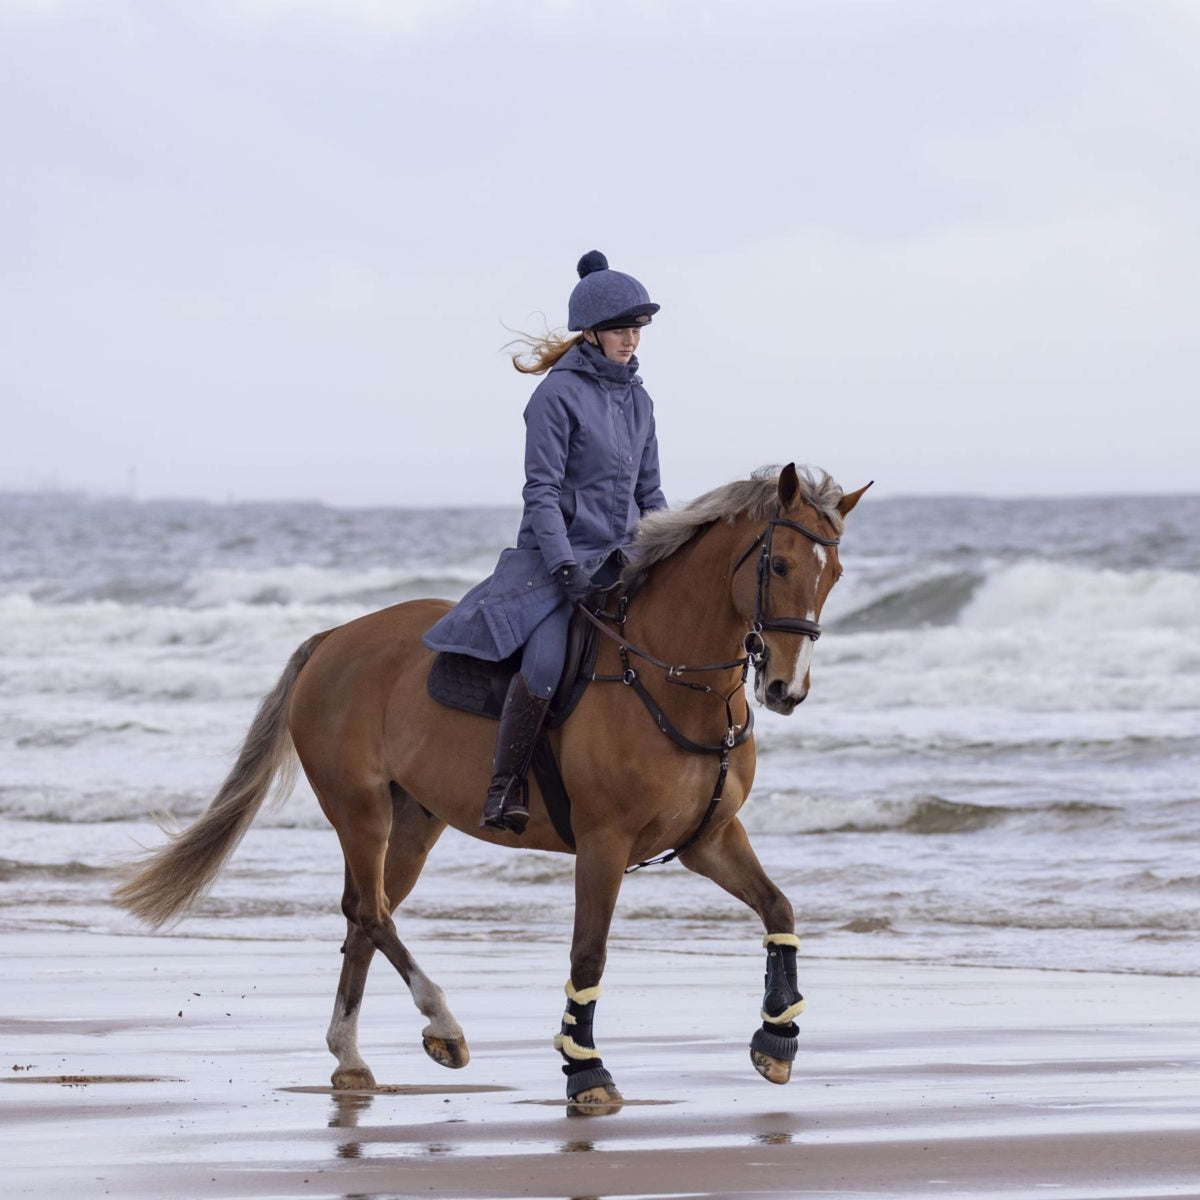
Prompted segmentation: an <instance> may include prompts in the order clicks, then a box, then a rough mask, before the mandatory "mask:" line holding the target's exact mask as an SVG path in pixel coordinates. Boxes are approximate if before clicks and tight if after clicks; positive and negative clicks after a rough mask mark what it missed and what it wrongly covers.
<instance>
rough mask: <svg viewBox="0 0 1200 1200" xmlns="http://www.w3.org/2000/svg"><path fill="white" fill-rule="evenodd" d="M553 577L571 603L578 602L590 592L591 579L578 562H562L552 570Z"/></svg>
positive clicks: (584, 598)
mask: <svg viewBox="0 0 1200 1200" xmlns="http://www.w3.org/2000/svg"><path fill="white" fill-rule="evenodd" d="M554 578H555V579H557V580H558V586H559V587H561V588H562V590H563V591H564V592H565V593H566V597H567V599H568V600H570V602H571V603H572V604H579V603H580V602H581V601H584V600H586V599H587V598H588V597H589V596H590V595H591V594H592V581H591V580H590V579H589V578H588V577H587V576H586V575H585V574H584V573H583V568H582V567H580V565H579V564H578V563H574V562H569V563H564V564H563V565H562V566H561V567H559V568H558V570H556V571H555V572H554Z"/></svg>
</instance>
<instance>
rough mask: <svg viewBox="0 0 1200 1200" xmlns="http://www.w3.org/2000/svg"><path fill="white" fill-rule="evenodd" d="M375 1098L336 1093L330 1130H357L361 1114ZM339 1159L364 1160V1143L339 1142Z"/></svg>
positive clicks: (351, 1093) (358, 1093) (362, 1093)
mask: <svg viewBox="0 0 1200 1200" xmlns="http://www.w3.org/2000/svg"><path fill="white" fill-rule="evenodd" d="M373 1100H374V1097H373V1096H371V1095H369V1094H367V1093H364V1092H334V1093H333V1111H332V1113H330V1116H329V1128H330V1129H357V1128H358V1118H359V1116H360V1114H362V1113H364V1112H366V1110H367V1109H368V1108H370V1107H371V1104H372V1102H373ZM334 1153H335V1154H336V1155H337V1156H338V1158H362V1154H363V1147H362V1142H360V1141H358V1140H357V1139H355V1140H353V1141H348V1142H339V1143H338V1144H337V1146H336V1147H335V1149H334Z"/></svg>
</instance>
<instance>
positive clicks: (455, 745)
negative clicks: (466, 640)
mask: <svg viewBox="0 0 1200 1200" xmlns="http://www.w3.org/2000/svg"><path fill="white" fill-rule="evenodd" d="M870 486H871V485H870V484H867V485H866V487H863V488H860V489H859V490H858V491H856V492H851V493H848V494H846V493H843V492H842V490H841V488H839V487H838V485H837V484H836V483H835V482H834V481H833V480H832V479H831V478H830V477H829V476H828V475H827V474H826V473H825V472H823V471H821V472H814V471H812V470H810V469H808V468H805V469H803V470H801V471H797V469H796V467H795V464H794V463H789V464H788V465H787V466H786V467H784V468H783V470H782V471H779V472H778V473H777V474H776V473H775V472H774V471H773V470H767V469H764V470H762V471H759V472H756V473H755V474H754V476H752V477H751V478H750V479H748V480H736V481H734V482H732V483H729V484H725V485H723V486H721V487H718V488H716V489H714V490H712V491H710V492H708V493H706V494H705V495H703V496H701V497H699V498H698V499H696V500H694V501H692V502H691V503H690V504H688V505H687V506H686V507H683V508H681V509H677V510H661V511H658V512H653V513H649V514H647V515H646V516H645V517H644V518H643V520H642V522H641V524H640V525H639V528H638V531H637V533H636V535H635V538H634V541H633V543H632V547H631V561H630V562H629V564H628V565H627V566H626V568H625V570H624V572H623V575H622V582H621V583H620V584H619V585H618V591H619V593H620V594H621V596H622V598H621V600H620V602H619V614H620V615H619V619H615V618H614V614H611V613H609V612H608V610H607V608H605V609H603V610H601V613H600V614H599V615H595V614H594V615H593V616H592V617H591V618H590V619H591V620H592V621H593V622H594V623H596V624H599V625H601V626H602V627H603V633H604V636H599V634H598V635H597V637H598V642H599V646H598V650H597V655H596V663H595V671H594V674H593V676H592V678H593V680H595V682H592V683H590V684H589V685H588V687H587V689H586V691H585V692H584V693H583V696H582V698H581V699H580V701H579V703H578V706H577V707H576V709H575V711H574V713H573V715H572V716H571V717H570V719H569V720H567V721H566V723H565V724H563V725H562V726H561V728H559V729H556V730H554V731H552V732H551V733H550V734H548V735H547V736H548V737H550V739H551V746H552V749H553V751H554V754H555V756H556V758H557V762H558V764H559V766H560V770H561V776H562V779H563V781H564V783H565V785H566V788H567V791H568V792H569V794H570V797H571V804H572V807H571V818H570V827H571V830H573V834H574V838H573V840H574V843H575V844H574V846H571V845H570V844H568V841H567V840H566V839H564V836H563V835H562V834H560V832H558V830H557V829H556V828H555V825H554V823H553V822H552V821H551V819H550V818H549V815H548V812H547V810H546V807H545V804H544V803H538V799H539V796H540V792H539V789H538V787H537V784H536V781H534V780H532V779H531V781H530V785H529V786H530V788H531V800H532V801H533V803H531V805H530V813H531V818H530V821H529V824H528V827H527V828H526V830H525V831H524V833H523V834H522V835H521V836H520V837H519V838H518V837H517V835H515V834H513V833H510V832H507V831H494V830H489V829H482V828H480V826H479V812H480V805H481V803H482V800H483V796H484V793H485V792H486V790H487V784H488V778H489V775H490V771H491V755H492V750H493V744H494V739H495V725H494V723H492V722H491V721H488V720H485V719H483V718H481V717H479V716H475V715H471V714H469V713H466V712H459V711H456V710H454V709H451V708H447V707H445V706H443V705H439V704H437V703H436V702H435V701H434V700H432V699H431V698H430V696H429V694H428V691H427V679H428V675H429V672H430V668H431V666H432V664H433V661H434V654H433V652H431V651H429V650H427V649H426V648H425V647H424V646H423V645H422V643H421V635H422V634H423V633H424V632H425V631H426V630H427V629H428V628H429V627H430V626H431V625H432V624H433V623H434V621H436V620H437V619H438V618H439V617H440V616H441V615H442V614H443V613H444V612H446V611H447V610H448V608H449V607H450V605H449V603H448V602H447V601H442V600H412V601H408V602H406V603H402V604H397V605H394V606H392V607H390V608H385V609H383V610H381V611H378V612H374V613H371V614H369V615H367V616H363V617H360V618H358V619H356V620H352V621H350V622H348V623H346V624H345V625H341V626H338V627H336V628H333V629H328V630H325V631H323V632H321V633H317V634H315V635H314V636H313V637H310V638H309V639H308V640H307V641H305V642H304V643H303V644H302V645H301V646H300V647H299V648H298V649H297V650H296V651H295V652H294V653H293V654H292V656H291V658H290V660H289V661H288V663H287V666H286V668H285V669H284V671H283V674H282V675H281V677H280V679H279V681H278V683H277V684H276V686H275V688H274V689H273V690H272V691H271V692H270V693H269V694H268V695H267V696H266V697H265V698H264V699H263V701H262V704H261V706H260V707H259V709H258V712H257V714H256V716H255V717H254V720H253V722H252V724H251V726H250V729H249V731H248V733H247V734H246V738H245V741H244V743H243V745H242V747H241V750H240V752H239V754H238V756H237V759H236V761H235V763H234V766H233V768H232V769H231V771H230V772H229V775H228V777H227V778H226V780H225V782H224V783H223V785H222V786H221V788H220V790H219V791H218V793H217V794H216V796H215V798H214V799H213V801H212V803H211V804H210V806H209V807H208V809H207V810H206V811H205V812H204V813H203V814H202V815H201V816H200V817H199V818H197V820H196V821H195V822H194V823H193V824H192V825H191V826H189V827H188V828H186V829H184V830H183V831H182V832H180V833H178V834H175V835H174V836H173V837H172V839H171V840H170V841H168V842H167V843H166V844H165V845H164V846H163V847H161V848H160V849H158V850H155V851H150V852H147V853H146V854H144V855H143V856H141V857H140V858H138V859H135V860H133V861H132V862H130V863H129V864H127V866H126V870H125V877H124V881H123V882H122V883H121V884H120V885H119V886H118V887H117V888H116V889H115V891H114V893H113V895H114V900H115V902H116V903H117V904H118V905H120V906H121V907H123V908H125V909H126V910H128V911H129V912H131V913H133V914H135V915H136V916H137V917H139V918H141V919H142V920H143V921H145V922H147V923H148V924H150V925H152V926H161V925H163V924H164V923H166V922H168V921H172V920H174V919H176V918H178V917H179V916H180V915H181V914H183V913H184V912H185V910H186V909H188V908H189V907H190V906H191V905H192V904H194V903H195V902H196V901H197V899H199V898H200V897H201V896H202V895H203V894H204V892H205V891H206V890H207V889H208V888H209V886H210V885H211V884H212V883H213V881H214V880H215V878H216V876H217V873H218V871H219V870H220V868H221V865H222V864H223V863H224V861H225V860H226V859H227V858H228V856H229V855H230V854H231V853H232V852H233V850H234V849H235V847H236V846H237V844H238V842H239V841H240V839H241V838H242V836H243V835H244V834H245V832H246V831H247V829H248V828H249V826H250V823H251V821H252V820H253V818H254V816H255V814H256V812H257V811H258V810H259V808H260V807H261V805H262V803H263V801H264V800H265V799H266V797H267V795H268V793H269V792H270V791H271V789H272V784H273V783H274V784H276V785H277V788H278V789H282V790H283V791H285V792H286V791H287V790H290V787H291V784H292V782H293V781H294V778H295V772H296V760H297V759H298V760H299V765H300V766H302V767H303V769H304V772H305V774H306V776H307V777H308V780H309V783H310V784H311V785H312V789H313V792H314V793H315V795H316V797H317V800H318V801H319V803H320V806H321V809H322V810H323V812H324V814H325V816H326V817H327V818H328V820H329V822H330V824H331V825H332V826H333V828H334V830H335V831H336V833H337V836H338V839H339V842H340V845H341V850H342V853H343V856H344V858H345V887H344V892H343V895H342V905H341V906H342V911H343V913H344V915H345V918H346V937H345V941H344V943H343V945H342V952H343V960H342V970H341V978H340V980H339V982H338V988H337V995H336V998H335V1001H334V1009H333V1017H332V1020H331V1022H330V1025H329V1030H328V1034H327V1037H326V1042H327V1045H328V1047H329V1049H330V1051H331V1052H332V1054H333V1055H334V1056H335V1057H336V1059H337V1067H336V1069H335V1070H334V1072H333V1075H332V1084H333V1087H334V1088H335V1089H370V1088H373V1087H375V1079H374V1076H373V1074H372V1072H371V1069H370V1067H369V1066H368V1065H367V1063H366V1062H365V1061H364V1059H363V1058H362V1056H361V1055H360V1053H359V1049H358V1012H359V1007H360V1004H361V1002H362V997H363V991H364V988H365V985H366V979H367V971H368V968H369V967H370V965H371V961H372V959H373V958H374V956H375V953H376V952H377V951H378V952H381V953H382V954H383V956H384V957H385V958H386V959H387V960H388V962H390V963H391V964H392V966H393V967H394V968H395V969H396V970H397V971H398V972H399V973H400V975H401V976H402V977H403V979H404V982H405V983H406V984H407V985H408V988H409V991H410V994H411V996H412V1000H413V1002H414V1004H415V1005H416V1007H417V1009H418V1010H419V1011H420V1012H421V1013H422V1014H423V1015H424V1016H425V1017H426V1018H427V1019H428V1024H427V1025H426V1026H425V1028H424V1029H423V1030H422V1043H423V1046H424V1049H425V1051H426V1053H427V1054H428V1055H429V1056H430V1057H431V1058H433V1059H434V1060H435V1061H436V1062H438V1063H440V1064H442V1065H443V1066H446V1067H451V1068H458V1067H463V1066H465V1065H466V1063H467V1062H468V1060H469V1057H470V1056H469V1051H468V1048H467V1042H466V1038H465V1036H464V1034H463V1031H462V1029H461V1027H460V1026H459V1024H458V1022H457V1021H456V1020H455V1019H454V1017H453V1015H452V1013H451V1011H450V1008H449V1007H448V1005H447V1003H446V998H445V995H444V993H443V992H442V990H441V988H439V987H438V986H437V985H436V984H435V983H434V982H433V981H432V980H431V979H430V978H429V977H428V976H427V975H425V973H424V972H423V971H422V970H421V969H420V967H419V966H418V965H417V963H416V960H415V959H414V958H413V956H412V955H411V954H410V953H409V951H408V949H407V948H406V947H405V945H404V944H403V943H402V942H401V940H400V938H399V936H398V934H397V931H396V925H395V923H394V921H393V913H394V912H395V910H396V909H397V907H398V906H399V905H400V904H401V903H402V901H403V900H404V898H405V897H406V896H407V895H408V893H409V892H410V890H411V889H412V887H413V886H414V884H415V883H416V881H417V877H418V876H419V875H420V873H421V870H422V868H423V867H424V865H425V861H426V858H427V857H428V855H429V853H430V851H431V850H432V849H433V846H434V844H435V843H436V842H437V840H438V838H439V837H440V836H441V834H442V832H443V830H444V829H445V828H446V826H447V825H449V826H452V827H453V828H455V829H457V830H458V831H459V832H461V833H465V834H468V835H469V836H471V837H476V838H481V839H482V840H484V841H487V842H492V843H495V844H497V845H502V846H507V847H512V848H514V849H516V848H520V847H526V848H531V849H538V850H549V851H558V852H562V853H574V855H575V916H574V932H573V936H572V941H571V953H570V975H569V978H568V980H567V983H566V993H567V1005H566V1011H565V1013H564V1015H563V1021H562V1026H561V1029H560V1032H559V1033H558V1034H557V1035H556V1037H555V1038H554V1045H555V1047H556V1049H557V1050H558V1052H559V1053H560V1055H561V1056H562V1059H563V1060H564V1065H563V1067H562V1069H563V1072H564V1073H565V1074H566V1076H567V1098H568V1102H569V1103H571V1104H573V1105H574V1106H575V1110H576V1111H578V1112H584V1113H587V1112H593V1113H600V1112H611V1111H615V1110H616V1108H617V1107H619V1106H620V1104H621V1102H622V1096H621V1093H620V1092H619V1090H618V1089H617V1087H616V1084H615V1082H614V1080H613V1077H612V1075H611V1073H610V1072H609V1071H608V1069H607V1068H606V1067H605V1066H604V1063H603V1060H602V1058H601V1056H600V1052H599V1050H598V1049H597V1048H596V1043H595V1038H594V1032H593V1026H594V1018H595V1011H596V1004H597V1001H598V999H599V996H600V980H601V976H602V975H603V972H604V964H605V952H606V942H607V938H608V932H609V926H610V922H611V920H612V915H613V910H614V907H615V905H616V900H617V894H618V891H619V889H620V886H621V881H622V878H623V876H624V874H625V872H626V871H627V870H628V869H630V868H631V867H633V866H635V865H636V864H639V863H641V862H643V860H646V859H647V858H649V857H650V856H655V855H658V856H660V859H659V860H660V861H662V860H665V859H669V858H674V857H678V859H679V861H680V862H682V863H683V865H684V866H685V867H686V868H688V869H689V870H691V871H694V872H697V873H698V874H700V875H703V876H706V877H707V878H709V879H711V880H712V881H713V882H714V883H716V884H717V885H718V886H719V887H721V888H724V889H725V890H726V891H727V892H729V893H731V894H732V895H733V896H735V897H737V899H739V900H741V901H742V902H743V903H745V904H747V905H748V906H749V907H750V908H751V909H753V910H754V912H755V913H756V914H757V915H758V917H759V918H760V920H761V921H762V924H763V929H764V937H763V944H764V946H765V948H766V951H767V970H766V989H765V995H764V1000H763V1004H762V1010H761V1014H760V1015H761V1021H762V1024H761V1026H760V1027H759V1028H758V1029H757V1030H756V1031H755V1033H754V1035H753V1038H752V1040H751V1060H752V1063H753V1065H754V1067H755V1069H756V1070H757V1071H758V1072H759V1074H761V1075H762V1076H763V1077H764V1078H765V1079H767V1080H769V1081H771V1082H773V1083H786V1082H787V1081H788V1079H789V1078H790V1076H791V1069H792V1062H793V1060H794V1059H795V1056H796V1049H797V1039H798V1027H797V1026H796V1024H795V1017H796V1016H797V1015H799V1013H800V1012H801V1011H802V1009H803V1007H804V1000H803V997H802V996H801V994H800V992H799V989H798V985H797V977H796V952H797V947H798V945H799V942H798V939H797V938H796V934H795V924H794V917H793V912H792V906H791V904H790V903H789V902H788V900H787V898H786V897H785V896H784V894H783V893H782V892H781V891H780V889H779V888H778V887H777V886H776V885H775V884H774V883H773V882H772V881H771V879H770V878H769V877H768V876H767V874H766V872H765V871H764V870H763V867H762V865H761V864H760V863H759V861H758V858H757V857H756V855H755V853H754V850H753V848H752V847H751V844H750V840H749V838H748V836H747V834H746V830H745V828H744V827H743V825H742V822H741V821H740V820H739V819H738V812H739V810H740V809H741V807H742V805H743V804H744V803H745V801H746V798H747V796H748V795H749V792H750V788H751V785H752V784H753V781H754V769H755V750H754V738H753V715H752V710H751V709H750V707H749V703H748V698H747V696H746V694H745V684H746V681H747V678H748V673H749V669H750V667H751V666H752V667H753V668H754V685H753V688H754V694H755V697H756V699H757V700H758V702H759V703H760V704H762V705H764V706H765V707H766V708H768V709H769V710H771V711H774V712H777V713H782V714H790V713H791V712H792V711H793V710H794V709H795V708H796V706H797V705H798V704H800V703H801V702H802V701H803V700H804V698H805V697H806V696H807V695H808V692H809V687H810V664H811V661H812V652H813V646H814V644H815V641H816V639H817V638H818V637H819V636H820V632H821V629H820V625H819V623H818V619H819V617H820V614H821V610H822V607H823V605H824V603H825V600H826V598H827V596H828V595H829V592H830V589H831V588H832V587H833V585H834V583H835V582H836V581H837V579H838V577H839V576H840V574H841V566H840V563H839V560H838V543H839V541H840V537H841V533H842V527H843V519H844V518H845V516H846V515H847V514H848V513H849V512H850V511H851V510H852V509H853V508H854V506H855V505H856V504H857V503H858V501H859V499H860V498H861V496H862V494H863V493H864V492H865V491H866V490H867V488H868V487H870ZM777 614H791V615H777ZM635 663H636V665H635ZM688 664H692V665H688ZM696 664H699V665H696ZM672 685H676V686H672ZM643 708H646V709H648V710H649V712H650V714H651V716H652V717H653V718H654V719H649V718H648V717H647V714H646V713H645V712H643V711H642V709H643ZM664 734H666V735H667V736H664ZM293 750H294V753H293ZM671 847H674V848H675V849H674V850H670V848H671ZM667 851H670V852H669V853H666V852H667Z"/></svg>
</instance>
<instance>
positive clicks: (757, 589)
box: [733, 463, 871, 716]
mask: <svg viewBox="0 0 1200 1200" xmlns="http://www.w3.org/2000/svg"><path fill="white" fill-rule="evenodd" d="M870 486H871V485H870V484H869V483H868V484H867V485H866V487H861V488H859V489H858V491H857V492H851V493H849V494H848V495H843V496H841V498H840V499H839V500H837V502H836V510H837V519H835V516H834V513H833V511H832V507H831V508H830V509H827V510H823V509H822V508H820V507H818V506H817V505H815V504H814V503H813V502H812V499H811V497H810V496H809V495H808V494H807V492H808V490H807V489H806V488H803V487H801V483H800V480H799V478H798V476H797V474H796V465H795V463H788V465H787V466H786V467H784V469H783V470H782V471H781V472H780V474H779V482H778V492H779V495H778V500H779V507H778V510H777V512H776V515H775V516H774V517H773V518H771V519H770V520H769V521H768V523H767V526H766V528H765V529H763V530H762V531H761V532H760V534H759V536H758V538H757V539H756V540H755V541H754V543H753V544H752V545H751V547H750V549H749V550H747V551H744V552H741V553H740V557H739V558H738V559H737V561H736V562H735V564H734V568H733V602H734V604H735V606H736V607H737V609H738V611H739V612H740V613H741V614H742V615H743V616H745V617H746V619H747V621H749V622H751V626H752V632H751V633H749V634H748V635H747V637H746V649H747V651H748V652H749V653H750V654H751V655H752V656H753V658H754V666H755V671H754V695H755V698H756V699H757V700H758V702H759V703H760V704H765V705H766V706H767V708H769V709H770V710H771V711H772V712H777V713H783V714H784V715H785V716H786V715H787V714H789V713H791V712H792V711H793V710H794V709H795V707H796V705H797V704H799V703H801V701H803V700H804V698H805V697H806V696H807V695H808V689H809V668H810V666H811V664H812V655H813V646H814V644H815V643H816V639H817V638H818V637H819V636H820V633H821V627H820V625H819V624H818V622H819V621H820V617H821V609H822V608H823V607H824V605H825V598H826V597H827V596H828V595H829V593H830V590H831V589H832V588H833V585H834V584H835V583H837V581H838V577H839V576H840V575H841V573H842V567H841V563H840V562H839V561H838V541H839V540H840V535H841V520H840V518H841V517H845V515H846V514H847V513H848V512H850V510H851V509H852V508H853V507H854V506H855V505H856V504H857V503H858V501H859V500H860V499H861V497H862V494H863V493H864V492H865V491H866V490H867V488H869V487H870ZM835 494H836V493H835Z"/></svg>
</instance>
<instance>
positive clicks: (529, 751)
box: [479, 671, 550, 835]
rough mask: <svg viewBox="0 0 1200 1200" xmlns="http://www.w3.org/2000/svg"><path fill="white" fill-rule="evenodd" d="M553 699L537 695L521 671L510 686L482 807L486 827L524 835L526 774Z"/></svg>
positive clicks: (527, 798)
mask: <svg viewBox="0 0 1200 1200" xmlns="http://www.w3.org/2000/svg"><path fill="white" fill-rule="evenodd" d="M549 709H550V701H549V700H543V699H541V697H539V696H534V695H532V694H531V693H530V691H529V689H528V688H527V687H526V686H525V677H524V676H523V675H522V674H521V672H520V671H518V672H517V673H516V674H515V675H514V676H513V677H512V683H510V684H509V685H508V694H507V695H506V696H505V697H504V708H503V709H502V710H501V713H500V732H499V734H498V735H497V738H496V767H495V773H494V774H493V775H492V782H491V786H489V788H488V794H487V803H486V804H485V805H484V807H483V819H482V820H481V821H480V822H479V824H480V826H481V827H482V828H484V829H507V830H508V831H509V832H510V833H515V834H518V835H520V834H522V833H524V832H525V826H526V825H527V824H528V823H529V788H528V786H527V784H526V782H525V777H526V775H527V774H528V772H529V764H530V762H531V761H532V759H533V749H534V746H536V745H537V738H538V734H539V733H540V732H541V730H542V723H543V722H544V721H545V720H546V713H547V712H548V711H549Z"/></svg>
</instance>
